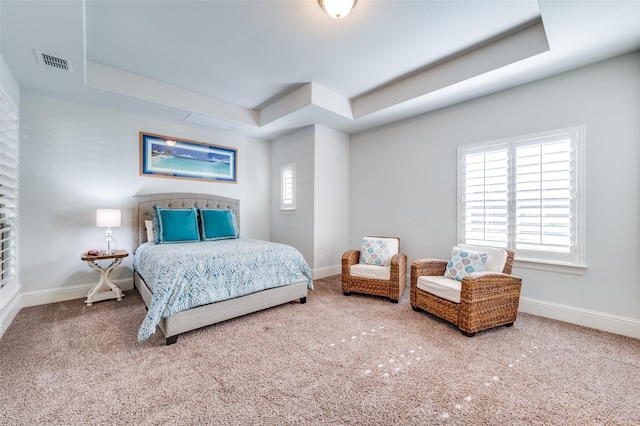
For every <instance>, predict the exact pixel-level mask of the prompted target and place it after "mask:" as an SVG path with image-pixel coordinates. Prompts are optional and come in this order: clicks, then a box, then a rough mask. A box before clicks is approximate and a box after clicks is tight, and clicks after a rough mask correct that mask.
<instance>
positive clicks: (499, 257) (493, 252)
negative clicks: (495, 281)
mask: <svg viewBox="0 0 640 426" xmlns="http://www.w3.org/2000/svg"><path fill="white" fill-rule="evenodd" d="M458 247H460V248H462V249H466V250H473V251H481V252H485V253H488V254H489V257H488V258H487V263H485V264H484V270H485V271H489V272H502V270H503V269H504V265H505V264H506V263H507V252H506V251H505V250H504V249H501V248H497V247H481V246H471V245H469V244H458Z"/></svg>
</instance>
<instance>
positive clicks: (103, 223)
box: [96, 209, 122, 228]
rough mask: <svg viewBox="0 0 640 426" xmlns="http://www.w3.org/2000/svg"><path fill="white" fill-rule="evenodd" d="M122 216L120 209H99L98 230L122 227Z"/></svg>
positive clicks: (97, 216)
mask: <svg viewBox="0 0 640 426" xmlns="http://www.w3.org/2000/svg"><path fill="white" fill-rule="evenodd" d="M121 216H122V214H121V212H120V209H98V210H96V226H97V227H98V228H109V227H116V226H120V218H121Z"/></svg>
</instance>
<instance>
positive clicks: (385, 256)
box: [360, 237, 398, 266]
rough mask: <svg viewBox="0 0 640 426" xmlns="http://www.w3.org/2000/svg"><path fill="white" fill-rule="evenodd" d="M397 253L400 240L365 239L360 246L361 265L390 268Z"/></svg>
mask: <svg viewBox="0 0 640 426" xmlns="http://www.w3.org/2000/svg"><path fill="white" fill-rule="evenodd" d="M397 253H398V240H397V239H395V238H379V237H364V238H363V239H362V243H361V246H360V263H364V264H365V265H377V266H389V265H391V258H392V257H393V256H394V255H395V254H397Z"/></svg>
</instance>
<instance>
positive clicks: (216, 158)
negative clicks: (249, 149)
mask: <svg viewBox="0 0 640 426" xmlns="http://www.w3.org/2000/svg"><path fill="white" fill-rule="evenodd" d="M236 171H237V150H236V149H234V148H229V147H225V146H219V145H212V144H208V143H204V142H196V141H190V140H185V139H177V138H172V137H169V136H162V135H154V134H152V133H143V132H140V176H155V177H164V178H178V179H195V180H206V181H214V182H227V183H236V176H237V174H236Z"/></svg>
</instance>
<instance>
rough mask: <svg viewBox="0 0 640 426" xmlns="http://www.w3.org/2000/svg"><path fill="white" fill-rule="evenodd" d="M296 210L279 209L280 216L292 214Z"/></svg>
mask: <svg viewBox="0 0 640 426" xmlns="http://www.w3.org/2000/svg"><path fill="white" fill-rule="evenodd" d="M295 212H296V209H280V213H282V214H294V213H295Z"/></svg>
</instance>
